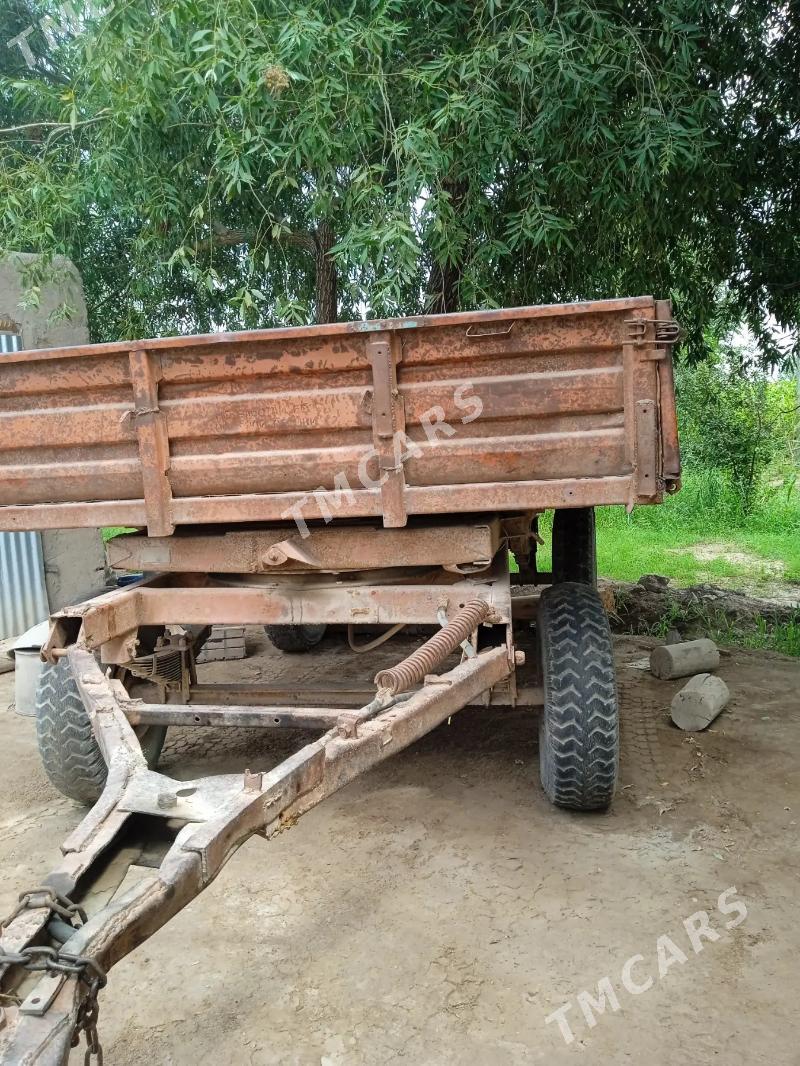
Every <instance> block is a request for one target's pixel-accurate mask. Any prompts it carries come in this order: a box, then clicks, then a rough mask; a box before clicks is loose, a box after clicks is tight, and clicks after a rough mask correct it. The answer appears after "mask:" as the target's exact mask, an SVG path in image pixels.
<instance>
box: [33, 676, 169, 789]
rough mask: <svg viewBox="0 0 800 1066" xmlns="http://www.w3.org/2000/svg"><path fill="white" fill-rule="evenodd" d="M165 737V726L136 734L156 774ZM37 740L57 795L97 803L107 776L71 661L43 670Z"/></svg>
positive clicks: (40, 681)
mask: <svg viewBox="0 0 800 1066" xmlns="http://www.w3.org/2000/svg"><path fill="white" fill-rule="evenodd" d="M166 732H167V729H166V726H149V727H146V728H144V729H142V730H140V731H137V735H138V737H139V741H140V743H141V745H142V752H143V754H144V757H145V759H146V760H147V765H148V766H149V767H150V768H151V769H153V768H154V767H155V765H156V763H157V762H158V757H159V755H160V754H161V749H162V747H163V746H164V737H165V736H166ZM36 738H37V741H38V745H39V755H40V757H41V760H42V765H43V766H44V769H45V773H46V774H47V776H48V777H49V778H50V781H51V782H52V783H53V784H54V785H55V787H56V788H57V789H58V791H59V792H61V793H63V794H64V795H65V796H69V798H70V799H74V800H77V801H78V803H85V804H91V803H94V802H96V800H97V799H98V798H99V797H100V793H101V792H102V791H103V787H104V785H105V783H106V776H107V773H108V770H107V767H106V762H105V759H104V758H103V753H102V752H101V751H100V746H99V745H98V743H97V741H96V740H95V736H94V732H93V730H92V723H91V720H90V718H89V715H88V713H87V711H86V708H85V707H84V706H83V701H82V700H81V696H80V692H79V691H78V686H77V684H76V683H75V678H74V676H73V674H72V670H71V668H70V664H69V660H68V659H67V658H66V657H64V658H62V659H59V660H58V662H57V663H56V664H55V665H54V666H53V665H50V664H48V665H46V666H45V667H44V669H43V670H42V675H41V678H40V680H39V685H38V688H37V690H36Z"/></svg>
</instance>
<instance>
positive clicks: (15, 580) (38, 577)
mask: <svg viewBox="0 0 800 1066" xmlns="http://www.w3.org/2000/svg"><path fill="white" fill-rule="evenodd" d="M49 613H50V608H49V606H48V602H47V586H46V584H45V578H44V560H43V558H42V537H41V534H40V533H0V640H2V639H5V638H6V637H16V636H18V635H19V634H20V633H24V632H25V630H26V629H30V627H31V626H32V625H35V624H36V623H37V622H41V621H42V620H43V619H44V618H47V616H48V614H49Z"/></svg>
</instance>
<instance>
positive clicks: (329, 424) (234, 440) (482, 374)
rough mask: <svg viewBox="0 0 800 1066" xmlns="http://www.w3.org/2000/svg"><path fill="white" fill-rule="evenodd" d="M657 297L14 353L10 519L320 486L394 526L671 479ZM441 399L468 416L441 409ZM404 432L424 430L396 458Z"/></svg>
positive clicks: (350, 511) (343, 509)
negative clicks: (643, 420) (650, 465)
mask: <svg viewBox="0 0 800 1066" xmlns="http://www.w3.org/2000/svg"><path fill="white" fill-rule="evenodd" d="M658 306H659V308H662V304H661V303H660V304H659V305H658ZM659 313H660V314H663V308H662V309H661V311H660V312H659ZM656 319H657V312H656V302H655V301H654V300H653V299H652V298H650V297H638V298H633V299H625V300H606V301H597V302H594V303H581V304H567V305H550V306H544V307H526V308H511V309H506V310H501V311H489V312H469V313H464V314H455V315H441V316H430V317H419V318H410V319H396V320H388V321H378V322H376V321H368V322H355V323H342V324H334V325H325V326H310V327H300V328H294V329H278V330H261V331H253V332H249V333H239V334H214V335H211V336H205V337H176V338H167V339H160V340H152V341H136V342H120V343H115V344H104V345H96V346H83V347H77V348H66V349H58V350H48V351H46V352H41V351H35V352H34V351H30V352H21V353H12V354H11V355H8V356H5V357H4V358H3V360H2V361H1V362H0V464H2V474H1V475H0V529H8V530H12V529H39V528H51V527H54V526H55V527H58V526H62V527H68V526H83V525H90V526H98V525H111V524H114V525H118V524H121V523H128V524H131V525H136V526H139V525H147V526H148V527H149V531H150V533H151V534H153V535H155V536H164V535H166V534H168V533H170V532H171V530H172V528H173V527H174V526H180V525H197V524H202V523H225V524H228V525H230V524H234V523H239V522H248V521H255V522H264V521H275V520H278V519H281V518H284V519H285V518H286V514H287V512H288V510H289V508H291V507H292V506H293V505H294V504H297V503H298V502H302V501H304V498H305V495H306V494H307V493H314V492H315V490H318V489H319V490H321V491H320V492H319V493H318V494H317V495H316V496H314V497H313V499H312V500H311V501H310V502H308V503H307V504H306V503H304V504H303V513H304V516H305V517H306V519H307V520H308V521H312V520H314V519H320V518H322V519H330V518H331V517H334V518H347V517H376V518H380V519H382V520H383V521H384V523H385V524H386V525H390V526H391V525H393V526H397V525H402V524H403V522H405V519H406V515H412V514H444V513H448V512H449V513H458V512H465V511H471V512H476V511H521V510H537V509H544V508H547V507H553V506H581V505H586V504H600V503H630V502H631V501H633V502H637V501H638V502H652V501H654V500H658V499H659V498H660V495H661V492H662V487H663V482H662V480H661V479H660V476H656V477H655V480H656V482H657V484H656V491H655V492H654V493H652V492H648V493H646V494H645V493H642V492H641V491H640V490H641V481H642V479H641V478H638V477H637V469H636V463H637V449H636V430H635V426H634V424H633V423H634V421H635V410H636V408H635V405H636V403H637V402H641V401H649V402H651V403H653V404H654V405H656V407H658V409H659V412H660V415H659V417H658V418H656V420H655V423H656V424H655V428H654V431H653V432H654V434H655V438H656V439H655V440H654V442H653V449H652V450H653V452H654V454H656V455H657V456H658V457H659V466H661V465H663V467H664V470H665V472H669V473H672V474H673V475H674V473H675V469H674V467H675V461H676V453H675V446H674V442H675V440H676V431H675V429H674V405H673V403H672V401H671V399H670V395H669V392H670V382H669V374H668V372H667V370H664V369H661V368H662V367H663V366H664V363H665V361H668V360H669V346H670V342H669V341H668V340H666V341H665V340H664V331H663V329H662V330H661V336H658V337H657V336H656ZM631 322H634V323H635V324H638V323H643V324H644V328H643V329H640V328H638V327H637V328H636V329H635V330H634V331H633V332H632V330H631ZM493 323H494V324H498V325H499V326H500V327H501V328H487V327H492V324H493ZM659 351H660V352H661V353H662V357H660V358H654V357H653V356H654V353H656V352H659ZM465 384H469V386H470V388H469V389H468V390H467V391H466V392H464V391H461V392H459V388H460V387H463V386H464V385H465ZM473 396H474V397H477V398H478V399H479V400H480V404H481V410H480V414H479V415H478V417H474V418H473V417H471V416H472V414H474V410H473V409H472V408H471V407H470V400H469V397H473ZM432 411H433V412H434V414H433V417H432V418H431V412H432ZM426 420H427V421H426ZM442 420H444V422H446V423H447V424H448V425H449V426H450V427H451V428H452V431H453V432H452V433H450V432H441V431H438V432H437V431H436V425H437V424H439V423H441V422H442ZM432 424H433V432H432V439H431V433H430V432H426V425H427V430H428V431H430V430H431V428H432ZM398 432H400V433H402V432H405V433H406V434H407V437H408V440H409V441H410V442H411V444H412V445H413V447H412V448H409V449H408V453H407V454H405V457H403V456H401V457H400V459H399V461H398V459H397V456H396V455H395V453H394V451H393V449H392V441H391V435H392V434H393V433H398ZM662 439H663V441H664V442H666V449H667V454H665V457H664V460H663V462H662V460H661V458H660V457H661V454H662ZM343 485H347V486H348V487H349V491H345V490H343V488H342V486H343ZM365 486H366V487H365ZM337 490H338V491H337Z"/></svg>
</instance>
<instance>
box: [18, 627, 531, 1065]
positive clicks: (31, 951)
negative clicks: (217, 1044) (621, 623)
mask: <svg viewBox="0 0 800 1066" xmlns="http://www.w3.org/2000/svg"><path fill="white" fill-rule="evenodd" d="M66 654H67V656H68V658H69V662H70V667H71V669H72V671H73V674H74V676H75V679H76V683H77V685H78V689H79V691H80V693H81V696H82V699H83V702H84V704H85V706H86V709H87V712H88V714H89V716H90V719H91V721H92V726H93V729H94V733H95V736H96V738H97V741H98V744H99V745H100V748H101V750H102V753H103V756H104V758H105V760H106V763H107V766H108V777H107V781H106V785H105V788H104V790H103V793H102V795H101V797H100V799H99V800H98V802H97V803H96V804H95V806H94V807H93V808H92V809H91V810H90V811H89V812H88V813H87V814H86V816H85V817H84V819H83V821H82V822H81V823H80V824H79V825H78V827H77V828H76V829H75V830H74V831H73V833H72V834H71V835H70V836H69V837H68V838H67V840H66V841H65V842H64V844H63V845H62V852H63V859H62V861H61V863H60V865H59V866H58V867H57V868H56V869H55V870H53V871H52V872H51V873H50V875H49V876H48V877H47V878H46V879H45V881H44V884H43V886H42V887H41V888H39V889H35V890H33V891H32V892H30V893H27V894H25V896H24V898H22V899H21V900H20V905H19V906H18V907H17V908H16V909H15V911H14V912H13V914H12V915H11V916H10V917H9V919H8V921H7V922H6V923H5V924H4V925H3V927H2V935H0V1062H2V1063H3V1064H4V1066H23V1064H24V1066H29V1064H37V1066H63V1064H64V1063H65V1062H66V1060H67V1057H68V1055H69V1051H70V1048H71V1047H74V1046H75V1045H76V1043H77V1042H78V1039H79V1038H80V1034H81V1033H83V1034H85V1036H86V1041H87V1049H86V1060H85V1061H86V1062H87V1063H88V1062H90V1061H91V1060H92V1058H93V1057H94V1059H95V1060H96V1061H98V1062H102V1048H101V1045H100V1042H99V1039H98V1035H97V1020H98V1010H99V1001H98V993H99V992H100V990H101V989H102V987H103V986H104V984H105V981H106V973H107V972H108V970H110V969H111V967H112V966H113V965H114V964H115V963H117V962H119V960H120V959H122V958H124V956H126V955H127V954H129V953H130V952H131V951H132V950H133V949H134V948H135V947H136V946H138V945H139V944H140V943H142V942H143V941H144V940H146V939H147V938H148V937H149V936H151V935H152V934H153V933H154V932H155V931H156V930H158V929H159V928H161V926H163V925H164V924H165V923H166V922H167V921H168V920H169V919H170V918H172V917H173V916H174V915H175V914H177V913H178V912H179V911H180V910H181V909H182V908H183V907H185V906H186V904H187V903H189V902H190V901H191V900H192V899H193V898H194V897H195V896H197V895H198V894H199V893H200V892H202V890H203V889H204V888H205V887H206V886H207V885H208V884H210V883H211V881H212V880H213V879H214V878H215V877H216V875H217V874H218V873H219V871H220V869H221V868H222V866H223V865H224V863H225V862H226V861H227V859H228V858H229V857H230V856H231V855H232V853H233V852H234V851H235V850H236V849H237V848H238V847H240V846H241V844H243V843H244V842H245V841H246V840H247V839H248V838H249V837H250V836H252V835H253V834H256V833H257V834H260V835H262V836H264V837H265V838H267V839H269V838H271V837H272V836H274V835H275V834H276V833H278V832H279V831H281V830H282V829H285V828H287V827H288V826H290V825H293V824H294V822H295V821H296V820H297V818H299V817H300V815H302V814H304V813H305V812H306V811H308V810H310V809H311V808H312V807H314V806H316V805H317V804H318V803H319V802H321V800H323V799H324V798H325V797H326V796H329V795H331V794H332V793H333V792H335V791H337V790H338V789H339V788H341V787H342V786H344V785H346V784H347V783H348V782H349V781H351V780H353V778H355V777H356V776H358V775H359V774H360V773H363V772H364V771H365V770H367V769H369V768H370V767H372V766H374V765H376V764H377V763H378V762H381V761H382V760H383V759H385V758H387V757H388V756H389V755H391V754H393V753H394V752H397V751H401V750H402V749H403V748H405V747H407V746H408V745H409V744H412V743H413V742H414V741H415V740H418V739H419V738H420V737H422V736H424V735H425V734H426V733H428V732H429V731H430V730H431V729H433V728H435V727H436V726H437V725H439V724H440V723H441V722H443V721H445V720H446V719H447V718H448V717H449V716H451V715H452V714H454V713H455V712H456V711H458V710H460V709H461V708H462V707H463V706H465V704H467V703H469V702H471V701H472V700H474V699H476V698H477V697H478V696H479V695H480V694H481V693H484V692H486V690H488V689H490V688H491V687H492V686H493V685H496V684H498V683H499V682H502V681H504V680H505V679H506V678H507V677H508V676H509V674H510V672H511V670H512V668H513V667H512V663H511V662H510V661H509V655H508V649H507V648H506V647H505V646H502V647H496V648H490V649H487V650H486V651H482V652H479V653H478V654H477V655H475V656H474V657H472V658H466V659H465V660H464V661H462V662H461V663H459V665H457V666H455V667H454V668H453V669H451V670H449V671H447V672H445V673H443V674H442V675H440V676H439V677H436V678H430V677H428V678H426V679H425V683H424V684H423V686H422V687H421V688H420V689H418V690H416V691H414V692H411V693H405V694H403V695H401V696H396V695H392V694H391V693H389V692H385V691H384V692H379V693H378V694H377V695H376V697H375V698H374V699H373V700H371V701H370V702H369V703H368V704H367V705H366V706H365V707H363V708H362V709H361V710H360V711H356V712H352V711H351V712H347V711H344V712H341V714H340V716H339V718H340V720H339V721H338V722H337V723H336V724H334V725H333V726H332V727H329V728H327V731H326V732H325V733H324V734H323V735H322V736H321V737H320V738H319V739H317V740H315V741H312V742H311V743H308V744H306V745H305V746H304V747H303V748H301V749H300V750H299V751H298V752H296V753H295V754H294V755H292V756H290V757H289V758H288V759H286V760H284V761H283V762H282V763H280V764H279V765H278V766H276V767H274V768H273V769H268V770H263V771H257V772H254V773H251V772H250V771H249V770H248V771H246V772H245V773H244V775H241V774H227V775H217V776H212V777H204V778H199V779H197V780H194V781H178V780H174V779H173V778H170V777H168V776H167V775H165V774H160V773H156V772H155V771H152V770H149V769H148V768H147V765H146V763H145V760H144V756H143V755H142V751H141V747H140V745H139V742H138V740H137V738H136V734H135V733H134V731H133V728H132V727H131V725H130V723H129V722H128V718H127V715H126V711H125V707H126V705H128V706H129V702H130V701H128V699H127V696H126V694H125V692H124V690H123V688H122V685H121V683H120V682H119V681H115V680H113V679H112V678H110V677H108V676H106V674H104V673H103V671H102V669H101V668H100V666H99V665H98V663H97V662H96V660H95V658H94V656H93V655H92V654H91V652H89V651H88V650H87V649H86V648H84V647H81V646H77V645H75V646H72V647H70V648H69V649H68V650H67V652H66ZM329 724H330V723H328V725H329ZM154 819H157V820H158V822H157V824H158V825H159V826H160V827H161V832H160V835H159V834H155V835H154V830H153V825H154ZM154 840H155V843H154ZM156 845H157V850H158V851H159V854H158V856H157V858H159V859H160V861H159V862H157V863H154V862H153V849H154V847H156ZM145 853H146V854H147V862H146V863H145V862H144V861H143V862H142V863H141V864H140V863H138V862H137V859H140V858H143V857H144V855H145Z"/></svg>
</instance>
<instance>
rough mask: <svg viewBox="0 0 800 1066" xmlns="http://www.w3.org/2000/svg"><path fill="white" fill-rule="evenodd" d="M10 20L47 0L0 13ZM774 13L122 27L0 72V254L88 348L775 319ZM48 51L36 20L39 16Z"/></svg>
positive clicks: (64, 37)
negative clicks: (117, 343) (457, 313)
mask: <svg viewBox="0 0 800 1066" xmlns="http://www.w3.org/2000/svg"><path fill="white" fill-rule="evenodd" d="M0 2H2V3H5V4H6V5H8V6H9V11H10V12H11V14H13V15H14V19H13V20H12V21H14V22H15V25H16V24H19V23H20V21H22V22H23V23H24V21H25V18H26V17H30V18H31V19H32V18H34V17H36V16H38V15H40V14H42V13H45V12H47V11H48V10H51V13H55V8H52V9H51V8H49V0H43V2H42V3H41V4H40V5H39V6H35V5H36V4H37V3H38V0H30V2H28V0H0ZM797 14H798V9H797V5H795V4H793V3H787V4H779V3H773V2H767V0H741V3H739V4H738V5H737V6H736V7H735V8H734V7H733V6H731V7H729V8H727V7H726V6H725V5H720V4H717V3H713V2H706V0H661V2H660V3H658V4H651V3H644V2H635V0H596V2H588V0H572V2H568V3H559V4H553V3H544V2H540V0H487V2H484V3H479V2H474V0H473V2H465V0H415V2H413V3H412V2H410V0H350V2H337V0H328V2H325V0H319V2H310V0H307V2H306V3H299V4H290V3H288V2H280V0H225V2H224V3H223V2H220V0H217V2H215V0H170V2H169V3H167V2H162V3H159V2H154V0H118V2H116V3H114V5H113V6H112V7H111V8H110V9H109V10H108V12H107V13H105V14H98V13H96V12H95V13H91V12H84V13H82V14H80V15H77V16H76V17H74V18H73V19H72V20H71V23H70V25H69V26H65V25H64V19H63V16H61V17H60V23H61V24H60V27H59V32H57V33H54V32H53V31H52V28H51V30H50V33H49V37H50V40H47V37H46V36H45V35H44V34H43V33H42V32H41V29H40V28H37V29H36V30H35V32H34V33H33V34H32V35H31V36H29V37H28V38H27V41H28V43H29V45H30V47H31V49H32V51H33V52H34V53H35V54H36V62H35V64H34V69H30V68H29V66H28V65H27V63H26V62H25V59H24V56H23V55H22V52H21V50H20V49H19V48H17V49H13V48H12V49H9V50H8V51H7V52H6V55H5V56H4V57H3V59H2V63H3V64H4V68H3V69H4V72H5V76H4V77H3V79H2V81H0V107H1V108H2V115H3V118H4V125H5V130H6V132H4V133H3V134H2V136H0V153H2V155H1V157H0V247H3V248H9V249H12V248H13V249H20V250H27V251H43V252H47V253H49V252H56V251H58V252H63V253H65V254H67V255H70V256H71V257H72V258H73V259H74V260H75V262H76V263H77V265H78V267H79V269H80V270H81V272H82V274H83V277H84V282H85V285H86V288H87V295H88V298H89V304H90V311H91V326H92V331H93V334H94V336H95V337H96V338H97V339H100V338H105V337H117V336H130V335H142V334H153V333H165V332H174V331H182V330H195V329H209V328H216V327H220V326H225V327H230V328H236V327H240V326H242V325H256V324H259V325H268V324H272V323H276V322H279V321H296V322H302V321H308V320H310V319H311V318H313V317H314V316H316V317H317V318H320V319H324V318H331V317H337V316H338V317H339V318H349V317H357V316H359V315H360V314H362V313H367V314H369V315H380V316H383V315H390V314H409V313H414V312H417V311H421V310H425V309H430V310H434V311H441V310H451V309H456V308H471V307H486V306H497V305H514V304H522V303H535V302H545V301H552V300H566V299H575V298H598V297H602V296H610V295H615V294H638V293H641V292H652V293H654V294H656V295H659V296H672V298H673V299H674V300H675V302H676V305H677V311H678V313H679V315H680V316H681V318H682V320H683V322H684V324H685V325H686V326H687V327H688V338H687V343H688V345H689V348H690V350H692V351H693V352H694V353H695V354H697V353H699V352H700V351H701V350H702V347H703V339H702V338H703V336H704V331H706V332H707V330H708V329H709V327H710V326H716V327H718V328H719V329H723V328H726V327H727V326H728V325H729V324H730V323H731V322H737V321H740V320H742V319H744V320H745V321H747V322H748V323H749V324H750V326H751V328H752V329H753V331H754V332H755V333H756V334H757V335H758V336H759V338H760V340H761V343H762V352H763V354H764V356H765V357H766V358H767V359H773V360H774V359H776V358H777V357H778V355H779V353H778V351H777V349H776V348H775V347H774V345H772V343H771V338H770V336H769V331H768V330H767V329H766V328H765V322H774V323H776V324H777V325H778V326H780V327H783V328H789V329H790V328H796V327H797V324H798V319H799V318H800V288H799V287H798V285H799V284H800V270H798V264H799V263H800V250H799V245H800V237H799V236H798V232H799V231H800V211H798V198H799V196H800V156H799V154H798V115H800V90H798V79H797V78H796V70H795V66H796V56H797V54H798V44H799V43H800V40H799V35H798V25H797V21H798V20H797ZM55 21H56V23H57V24H58V22H59V16H58V14H57V13H55Z"/></svg>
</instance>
